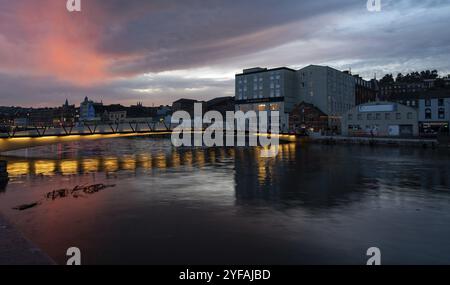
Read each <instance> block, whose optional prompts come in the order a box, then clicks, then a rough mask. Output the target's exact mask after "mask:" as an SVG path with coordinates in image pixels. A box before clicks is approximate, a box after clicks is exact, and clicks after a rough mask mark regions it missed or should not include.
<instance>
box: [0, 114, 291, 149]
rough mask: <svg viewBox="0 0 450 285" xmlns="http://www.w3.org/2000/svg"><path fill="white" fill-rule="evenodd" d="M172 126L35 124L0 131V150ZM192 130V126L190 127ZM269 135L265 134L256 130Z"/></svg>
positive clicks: (142, 133) (160, 132)
mask: <svg viewBox="0 0 450 285" xmlns="http://www.w3.org/2000/svg"><path fill="white" fill-rule="evenodd" d="M175 127H176V125H175V124H171V125H168V124H166V123H165V122H164V121H161V122H131V123H130V122H127V123H115V124H112V123H97V124H84V125H83V126H79V127H74V126H71V127H67V126H61V127H37V126H35V127H34V128H33V129H28V130H26V131H17V130H14V129H13V130H11V131H10V132H6V133H0V153H3V152H7V151H13V150H18V149H24V148H30V147H35V146H41V145H50V144H57V143H66V142H73V141H81V140H93V139H110V138H118V137H132V136H152V135H153V136H157V135H159V136H161V135H170V134H171V133H172V130H173V129H174V128H175ZM191 131H192V130H191ZM257 135H269V134H257ZM277 137H278V138H279V140H280V141H284V142H292V141H296V138H295V136H293V135H282V134H281V135H277Z"/></svg>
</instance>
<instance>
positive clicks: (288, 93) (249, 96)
mask: <svg viewBox="0 0 450 285" xmlns="http://www.w3.org/2000/svg"><path fill="white" fill-rule="evenodd" d="M296 79H297V78H296V71H295V70H293V69H290V68H287V67H280V68H274V69H267V68H260V67H257V68H251V69H245V70H244V71H243V73H240V74H236V81H235V94H236V96H235V110H236V111H242V112H247V111H255V112H260V111H267V112H268V116H270V112H271V111H278V112H279V116H280V131H281V132H287V131H288V126H289V112H291V111H292V109H293V108H294V105H295V104H296V103H298V102H299V100H300V98H299V94H298V84H297V81H296Z"/></svg>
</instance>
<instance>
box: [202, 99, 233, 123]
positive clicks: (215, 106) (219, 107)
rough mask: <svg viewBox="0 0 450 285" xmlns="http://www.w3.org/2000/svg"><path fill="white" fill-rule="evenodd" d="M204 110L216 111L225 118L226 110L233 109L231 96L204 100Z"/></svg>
mask: <svg viewBox="0 0 450 285" xmlns="http://www.w3.org/2000/svg"><path fill="white" fill-rule="evenodd" d="M206 111H218V112H219V113H220V114H222V116H223V117H224V118H225V116H226V112H227V111H234V98H233V97H219V98H214V99H212V100H209V101H208V102H206Z"/></svg>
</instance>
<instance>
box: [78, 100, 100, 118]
mask: <svg viewBox="0 0 450 285" xmlns="http://www.w3.org/2000/svg"><path fill="white" fill-rule="evenodd" d="M100 105H102V104H98V103H94V102H93V101H92V100H89V98H88V97H87V96H86V97H85V98H84V101H83V102H81V104H80V121H93V120H96V117H95V106H100Z"/></svg>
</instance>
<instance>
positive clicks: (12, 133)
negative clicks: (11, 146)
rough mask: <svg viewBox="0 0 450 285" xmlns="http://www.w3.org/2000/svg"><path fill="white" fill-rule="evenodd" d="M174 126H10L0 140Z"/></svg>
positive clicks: (128, 123) (150, 123)
mask: <svg viewBox="0 0 450 285" xmlns="http://www.w3.org/2000/svg"><path fill="white" fill-rule="evenodd" d="M173 128H174V125H172V124H170V123H166V122H165V121H152V120H147V121H126V122H83V123H81V124H78V125H61V126H56V127H55V126H43V125H29V126H27V127H26V129H25V128H18V127H16V126H10V127H9V129H7V128H2V132H0V138H17V137H44V136H69V135H94V134H115V133H142V132H161V131H171V130H172V129H173Z"/></svg>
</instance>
